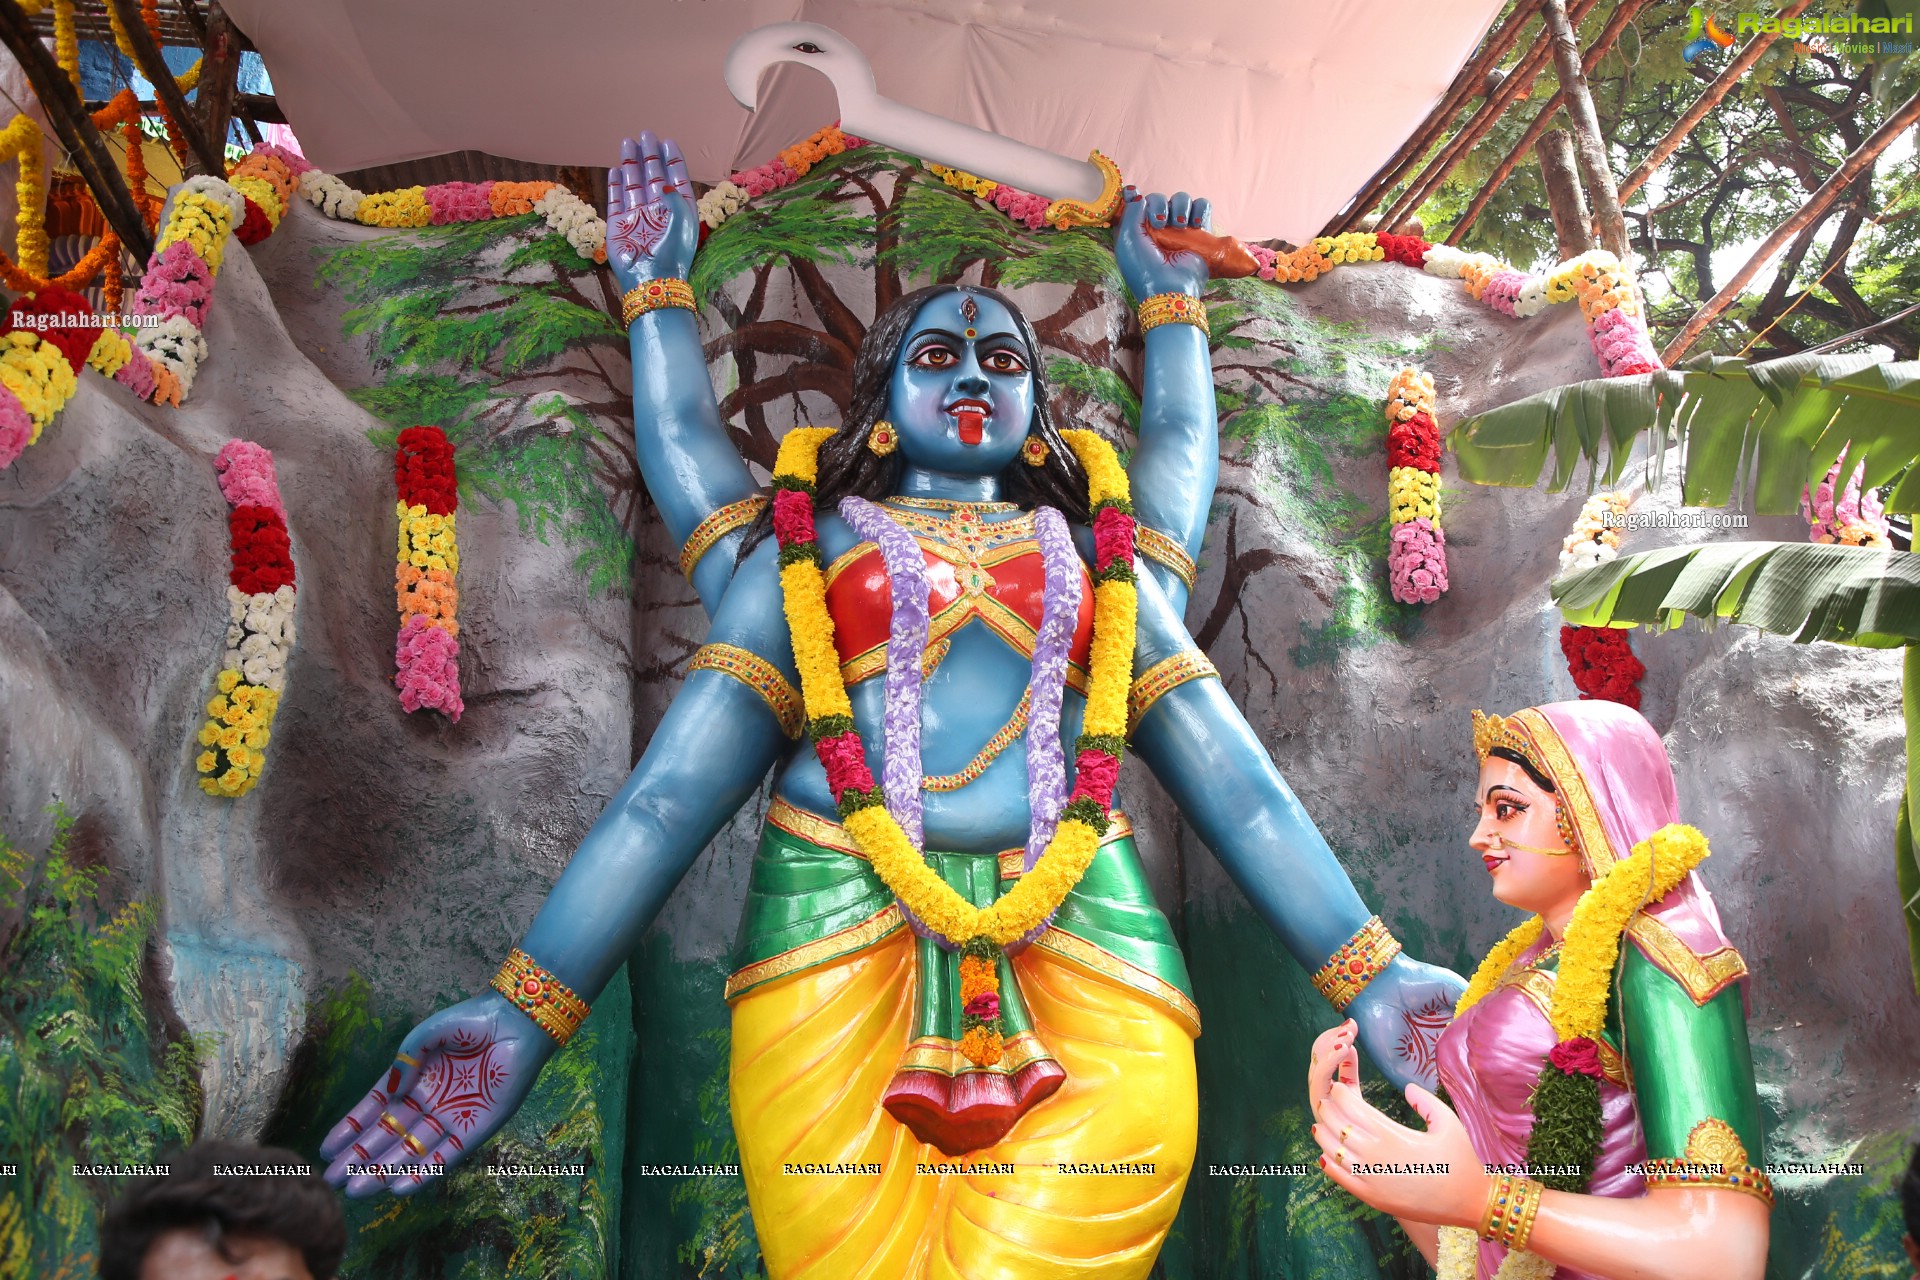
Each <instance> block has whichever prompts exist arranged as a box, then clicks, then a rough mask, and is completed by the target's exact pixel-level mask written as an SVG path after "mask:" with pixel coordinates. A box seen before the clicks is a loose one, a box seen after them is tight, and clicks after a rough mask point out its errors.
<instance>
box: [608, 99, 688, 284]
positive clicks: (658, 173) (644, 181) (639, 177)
mask: <svg viewBox="0 0 1920 1280" xmlns="http://www.w3.org/2000/svg"><path fill="white" fill-rule="evenodd" d="M693 198H694V197H693V180H692V179H691V178H689V177H688V176H687V161H686V158H685V157H684V156H682V155H681V154H680V148H679V147H677V146H675V145H674V143H673V141H672V140H671V139H666V140H662V139H660V138H657V137H655V136H654V135H653V134H652V133H651V132H646V133H642V134H641V135H640V139H639V141H637V142H636V141H634V140H633V139H632V138H628V139H627V140H626V141H625V142H623V143H621V144H620V165H619V167H618V168H615V169H609V170H607V265H608V266H610V267H612V268H613V275H614V279H616V280H618V281H619V282H620V287H621V289H623V290H626V289H631V288H633V287H634V286H635V285H637V284H639V283H640V282H641V281H643V280H660V279H684V278H685V277H686V274H687V272H688V271H690V270H691V269H692V268H693V252H694V250H695V249H696V248H697V247H698V246H699V244H700V215H699V214H698V213H697V212H696V211H695V209H694V204H693Z"/></svg>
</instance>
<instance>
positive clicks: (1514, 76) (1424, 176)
mask: <svg viewBox="0 0 1920 1280" xmlns="http://www.w3.org/2000/svg"><path fill="white" fill-rule="evenodd" d="M1584 2H1585V3H1587V4H1588V5H1589V6H1591V4H1592V3H1593V2H1594V0H1584ZM1546 64H1547V53H1546V50H1545V49H1544V48H1543V47H1541V46H1540V45H1538V44H1536V45H1535V46H1534V47H1533V48H1531V49H1529V50H1528V51H1527V52H1526V53H1525V54H1524V55H1522V57H1521V59H1520V62H1519V64H1518V65H1517V66H1515V67H1514V69H1513V70H1512V71H1511V72H1510V73H1509V74H1508V75H1507V78H1506V79H1505V80H1504V81H1502V82H1501V84H1500V87H1499V88H1498V89H1496V90H1494V91H1493V93H1491V94H1489V95H1488V97H1487V100H1486V101H1485V102H1483V103H1481V104H1480V109H1479V110H1478V111H1476V112H1474V114H1473V115H1472V116H1471V117H1469V118H1468V120H1467V122H1466V123H1465V124H1463V125H1461V126H1460V131H1459V132H1458V133H1456V134H1454V135H1453V139H1452V140H1451V141H1450V142H1448V143H1447V145H1446V146H1445V147H1444V148H1443V149H1442V150H1441V152H1440V154H1439V155H1437V156H1435V157H1434V158H1433V159H1432V160H1431V161H1429V162H1428V163H1427V167H1426V168H1425V169H1422V170H1421V171H1420V174H1419V176H1418V177H1416V178H1414V179H1413V180H1412V181H1411V182H1409V183H1408V184H1407V188H1406V190H1405V191H1403V192H1402V193H1401V195H1400V198H1399V199H1398V200H1396V201H1394V202H1393V205H1392V207H1391V208H1389V209H1388V210H1387V212H1385V213H1383V214H1381V215H1380V230H1382V231H1391V230H1393V228H1394V224H1395V223H1397V222H1399V221H1400V219H1401V218H1404V217H1405V216H1406V215H1408V214H1409V213H1412V212H1413V211H1414V210H1415V209H1418V208H1419V207H1420V205H1421V202H1422V201H1424V200H1425V199H1426V198H1427V194H1428V192H1429V191H1431V190H1432V189H1433V188H1434V187H1435V186H1437V185H1439V183H1441V182H1443V181H1445V180H1446V176H1447V175H1448V174H1450V173H1452V172H1453V171H1454V169H1455V168H1456V167H1457V166H1458V165H1459V164H1460V162H1461V161H1462V160H1465V159H1466V158H1467V156H1468V155H1470V154H1472V152H1473V148H1474V144H1475V143H1477V142H1479V141H1480V139H1481V138H1482V137H1483V136H1485V134H1486V132H1487V130H1489V129H1491V128H1492V127H1493V126H1494V124H1495V123H1496V122H1497V121H1498V120H1499V119H1500V117H1501V116H1503V115H1505V114H1506V113H1507V111H1508V110H1509V109H1510V108H1511V107H1512V106H1513V104H1514V103H1515V102H1517V101H1519V100H1520V99H1521V98H1524V97H1526V96H1527V95H1528V94H1529V93H1531V92H1533V82H1534V81H1535V80H1537V79H1538V78H1539V76H1540V72H1541V70H1542V69H1543V68H1544V67H1545V66H1546Z"/></svg>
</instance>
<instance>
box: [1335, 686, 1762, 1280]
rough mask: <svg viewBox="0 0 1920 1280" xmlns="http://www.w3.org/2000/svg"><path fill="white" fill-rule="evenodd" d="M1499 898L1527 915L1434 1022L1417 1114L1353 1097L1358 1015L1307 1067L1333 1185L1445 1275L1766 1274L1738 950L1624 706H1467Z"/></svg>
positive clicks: (1481, 1278)
mask: <svg viewBox="0 0 1920 1280" xmlns="http://www.w3.org/2000/svg"><path fill="white" fill-rule="evenodd" d="M1474 746H1475V749H1476V752H1477V754H1478V755H1479V757H1480V782H1479V787H1478V790H1477V794H1476V796H1475V801H1476V804H1477V805H1478V807H1479V809H1480V822H1479V825H1478V827H1477V828H1476V829H1475V831H1474V833H1473V837H1472V839H1471V841H1470V843H1471V844H1472V846H1473V848H1474V849H1475V850H1476V851H1477V852H1478V853H1479V854H1480V855H1481V860H1482V862H1483V863H1484V864H1485V865H1486V867H1487V871H1488V874H1489V875H1490V876H1491V877H1492V880H1493V893H1494V896H1495V897H1496V898H1498V899H1499V900H1500V901H1502V902H1504V903H1506V904H1507V905H1509V906H1513V907H1518V908H1520V909H1521V910H1523V911H1527V912H1529V913H1532V914H1531V918H1530V919H1528V920H1527V922H1526V923H1524V924H1522V925H1521V926H1520V927H1519V928H1517V929H1515V930H1514V931H1513V932H1512V933H1511V934H1509V935H1508V937H1507V939H1506V940H1505V941H1503V942H1502V943H1501V944H1500V945H1499V946H1497V947H1495V948H1494V949H1493V951H1492V952H1491V953H1489V955H1488V957H1487V959H1486V961H1485V962H1483V963H1482V965H1481V967H1480V970H1479V972H1478V973H1477V974H1476V975H1475V977H1474V980H1473V982H1472V984H1471V985H1470V986H1469V987H1468V990H1467V993H1466V995H1465V996H1463V997H1462V998H1461V1001H1460V1005H1459V1008H1458V1010H1457V1012H1456V1015H1455V1018H1454V1021H1453V1023H1452V1025H1450V1026H1449V1027H1448V1028H1447V1030H1446V1031H1445V1033H1444V1034H1443V1035H1442V1036H1441V1038H1440V1045H1439V1074H1440V1080H1441V1087H1442V1091H1443V1093H1442V1096H1443V1097H1444V1099H1445V1100H1444V1101H1443V1100H1442V1098H1438V1097H1435V1096H1434V1095H1432V1094H1429V1093H1427V1092H1426V1091H1425V1090H1422V1089H1420V1088H1418V1087H1417V1086H1416V1087H1410V1088H1409V1089H1408V1090H1407V1098H1408V1101H1409V1102H1410V1103H1411V1104H1412V1105H1413V1107H1414V1109H1415V1110H1416V1111H1417V1112H1418V1113H1419V1114H1420V1115H1421V1117H1422V1118H1423V1119H1425V1120H1426V1121H1427V1129H1426V1131H1425V1132H1424V1133H1423V1132H1418V1131H1415V1130H1412V1129H1408V1128H1405V1127H1404V1126H1401V1125H1399V1124H1396V1123H1394V1122H1393V1121H1392V1120H1390V1119H1388V1118H1387V1117H1386V1116H1385V1115H1383V1114H1381V1113H1380V1112H1379V1111H1378V1110H1376V1109H1375V1108H1373V1107H1372V1106H1370V1105H1369V1104H1367V1103H1366V1102H1365V1101H1363V1100H1362V1098H1361V1096H1360V1091H1359V1089H1358V1087H1357V1076H1356V1068H1357V1061H1358V1060H1357V1057H1356V1055H1355V1053H1354V1049H1353V1028H1352V1025H1351V1024H1343V1025H1342V1026H1339V1027H1336V1028H1334V1029H1333V1030H1331V1031H1329V1032H1327V1033H1325V1034H1324V1035H1323V1036H1321V1038H1320V1040H1319V1041H1318V1042H1317V1043H1316V1044H1315V1046H1314V1060H1313V1066H1312V1068H1311V1069H1310V1072H1309V1088H1310V1090H1311V1093H1312V1097H1313V1104H1314V1112H1315V1116H1316V1119H1317V1121H1318V1123H1317V1124H1316V1125H1315V1129H1314V1136H1315V1138H1316V1140H1317V1141H1318V1142H1319V1143H1320V1146H1321V1148H1322V1149H1323V1151H1324V1152H1325V1155H1324V1156H1323V1157H1322V1160H1321V1165H1322V1167H1323V1168H1325V1169H1326V1171H1327V1175H1328V1176H1329V1177H1330V1178H1332V1179H1333V1180H1334V1181H1335V1182H1336V1183H1338V1184H1339V1185H1341V1186H1342V1187H1345V1188H1346V1189H1347V1190H1349V1191H1351V1192H1352V1193H1353V1194H1355V1195H1357V1196H1359V1197H1360V1198H1361V1199H1362V1200H1365V1201H1366V1202H1367V1203H1368V1204H1371V1205H1373V1206H1374V1207H1376V1208H1379V1209H1382V1210H1385V1211H1386V1212H1389V1213H1392V1214H1393V1215H1395V1217H1397V1218H1398V1219H1400V1221H1401V1224H1402V1226H1404V1227H1405V1228H1406V1230H1407V1232H1408V1234H1409V1235H1410V1236H1411V1237H1412V1238H1413V1240H1414V1242H1415V1243H1416V1244H1417V1245H1418V1246H1419V1247H1420V1249H1421V1252H1422V1253H1424V1254H1425V1255H1426V1257H1427V1259H1428V1261H1430V1262H1433V1263H1435V1265H1436V1266H1437V1267H1438V1269H1439V1272H1440V1276H1441V1280H1523V1278H1530V1280H1544V1278H1545V1277H1557V1280H1629V1278H1638V1277H1647V1278H1649V1280H1651V1278H1653V1277H1659V1278H1660V1280H1689V1278H1691V1277H1701V1278H1703V1280H1704V1278H1705V1277H1709V1276H1711V1277H1715V1278H1716V1280H1760V1277H1761V1275H1762V1273H1763V1272H1764V1270H1765V1267H1766V1252H1767V1227H1768V1213H1769V1211H1770V1209H1771V1207H1772V1188H1771V1185H1770V1184H1769V1183H1768V1181H1767V1178H1766V1175H1765V1173H1764V1172H1762V1171H1761V1170H1760V1168H1759V1167H1758V1166H1759V1165H1760V1164H1761V1162H1762V1156H1761V1132H1760V1116H1759V1106H1758V1102H1757V1099H1756V1096H1755V1091H1754V1084H1753V1064H1752V1059H1751V1056H1750V1054H1749V1051H1748V1045H1747V1035H1746V1021H1745V1012H1744V1007H1743V1002H1742V991H1741V986H1742V979H1743V978H1744V977H1745V974H1746V965H1745V964H1744V963H1743V962H1742V961H1741V959H1740V954H1739V952H1737V951H1735V950H1734V948H1733V946H1732V944H1730V943H1729V942H1728V941H1727V937H1726V934H1725V932H1724V931H1723V930H1722V929H1721V926H1720V918H1719V914H1718V912H1716V911H1715V909H1714V905H1713V899H1712V898H1711V897H1709V896H1708V894H1707V891H1706V887H1705V886H1704V885H1703V884H1702V883H1701V881H1700V877H1699V876H1698V875H1697V874H1696V873H1695V872H1694V871H1693V869H1692V868H1693V866H1694V865H1695V864H1696V863H1698V861H1699V860H1700V859H1701V858H1703V857H1704V856H1705V855H1706V841H1705V839H1704V837H1702V836H1701V835H1700V833H1699V832H1697V831H1695V830H1694V829H1693V828H1691V827H1686V826H1682V825H1680V824H1679V823H1678V821H1677V817H1678V802H1677V799H1676V796H1675V791H1674V782H1673V769H1672V766H1671V764H1670V763H1669V762H1668V760H1667V755H1666V749H1665V747H1664V746H1663V744H1662V743H1661V741H1660V736H1659V735H1658V734H1657V733H1655V732H1654V730H1653V728H1652V726H1651V725H1649V724H1648V723H1647V722H1646V720H1645V719H1643V718H1642V717H1641V716H1640V714H1639V713H1638V712H1635V711H1631V710H1629V709H1627V708H1625V707H1622V706H1620V705H1618V704H1616V703H1611V702H1562V703H1554V704H1551V705H1548V706H1542V707H1532V708H1528V709H1527V710H1524V711H1521V712H1518V713H1516V714H1514V715H1512V716H1508V717H1504V718H1502V717H1499V716H1491V717H1488V716H1482V715H1480V714H1479V713H1477V712H1476V713H1475V717H1474Z"/></svg>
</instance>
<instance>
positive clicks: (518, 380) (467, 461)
mask: <svg viewBox="0 0 1920 1280" xmlns="http://www.w3.org/2000/svg"><path fill="white" fill-rule="evenodd" d="M319 278H320V280H321V282H323V283H325V284H329V285H331V286H333V287H335V288H337V289H339V290H340V291H341V293H342V294H343V295H344V296H345V297H346V298H347V300H348V301H349V302H351V303H353V304H354V306H353V307H352V308H351V309H350V310H349V311H347V312H346V314H345V315H344V316H343V317H342V320H341V324H342V328H343V329H344V331H345V333H346V334H347V335H348V336H349V337H355V338H359V339H362V340H363V341H364V342H365V344H366V349H367V353H368V355H369V357H370V358H371V359H372V361H373V363H374V366H375V368H376V369H378V370H379V371H380V373H381V375H382V378H381V381H380V382H379V383H377V384H375V385H373V386H369V387H362V388H359V389H357V390H356V391H354V392H353V396H354V399H355V400H356V401H358V402H359V403H360V404H361V405H363V406H364V407H365V408H367V409H368V410H369V411H371V412H372V413H374V414H375V415H376V416H378V417H379V418H381V419H382V420H383V421H385V422H386V423H387V424H388V425H387V426H386V427H385V428H382V429H376V430H374V431H371V432H369V433H368V435H369V439H370V440H371V441H372V443H373V444H375V445H376V446H378V447H380V448H382V449H391V448H392V447H393V441H394V438H395V437H396V436H397V435H398V434H399V432H400V431H402V430H404V429H405V428H407V427H410V426H414V425H416V424H420V423H431V424H434V425H437V426H440V427H442V428H444V429H445V431H446V433H447V438H448V439H449V440H450V441H452V442H453V445H454V449H455V462H456V466H457V469H458V471H459V474H460V485H461V490H462V498H463V499H464V500H469V501H470V500H474V499H479V500H481V501H483V502H487V503H490V504H493V505H496V506H506V505H509V504H510V505H511V506H512V507H513V508H514V510H515V512H516V513H517V515H518V518H519V524H520V529H521V532H523V533H526V534H530V535H532V536H534V537H537V538H539V539H540V540H541V541H542V542H546V541H548V540H549V539H550V538H552V537H558V538H559V539H560V540H561V542H562V544H563V545H565V546H568V547H572V548H577V554H576V556H575V558H574V567H575V568H576V569H577V570H578V571H579V572H580V573H581V574H582V575H584V576H585V577H586V579H587V581H588V584H589V589H590V590H592V591H595V592H610V593H625V592H626V591H627V590H628V589H629V586H630V582H631V578H632V565H633V536H632V535H633V522H634V519H635V517H636V515H637V507H636V503H635V501H634V495H635V494H636V493H637V491H638V483H637V477H638V468H637V465H636V464H635V461H634V453H633V441H632V437H631V434H630V430H631V429H630V422H631V418H632V412H633V411H632V396H631V391H630V389H629V387H628V385H627V381H626V363H625V359H626V352H625V341H624V336H625V335H624V334H623V333H622V332H621V330H620V329H619V328H618V327H617V326H616V324H615V323H614V321H613V320H612V319H611V318H610V317H609V314H608V307H609V300H608V298H607V297H606V296H604V295H603V292H602V288H601V282H600V280H599V277H598V275H597V273H596V270H595V268H594V265H593V264H592V263H591V262H588V261H587V260H586V259H584V258H582V257H580V256H579V255H578V254H577V253H575V252H574V250H573V247H572V246H571V245H569V244H568V243H567V241H566V240H565V239H564V238H563V237H561V236H558V235H554V234H551V233H550V232H549V231H548V229H547V227H546V225H545V223H544V222H543V221H542V220H541V219H540V218H539V217H538V216H536V215H532V214H528V215H526V216H523V217H519V218H504V219H496V220H493V221H487V222H474V223H453V224H449V225H447V226H444V227H423V228H421V229H419V230H417V231H414V232H410V233H408V234H405V235H392V236H381V237H378V238H376V239H372V240H367V241H365V242H362V243H360V244H356V245H353V246H351V247H349V248H345V249H341V250H338V251H336V252H335V253H333V254H331V255H330V256H329V257H328V258H327V259H326V260H325V262H324V263H323V264H322V265H321V267H320V272H319ZM589 288H591V289H592V290H593V293H592V294H591V295H589V293H588V292H587V290H588V289H589ZM576 350H580V351H585V352H586V353H587V355H588V362H587V365H586V366H582V367H583V368H584V369H585V370H586V372H585V374H584V376H585V377H586V379H587V383H588V385H593V384H596V383H597V384H598V385H597V387H595V389H594V390H593V391H592V392H591V393H589V394H585V395H580V394H563V393H560V392H558V391H556V389H555V388H556V384H557V383H558V382H559V381H560V380H561V378H562V377H563V376H564V375H563V371H560V370H558V369H556V364H557V362H559V361H560V360H561V359H562V357H564V356H566V355H567V353H568V352H570V351H576Z"/></svg>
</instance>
